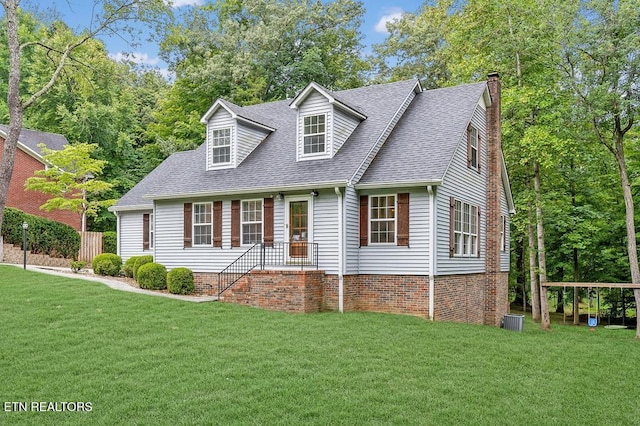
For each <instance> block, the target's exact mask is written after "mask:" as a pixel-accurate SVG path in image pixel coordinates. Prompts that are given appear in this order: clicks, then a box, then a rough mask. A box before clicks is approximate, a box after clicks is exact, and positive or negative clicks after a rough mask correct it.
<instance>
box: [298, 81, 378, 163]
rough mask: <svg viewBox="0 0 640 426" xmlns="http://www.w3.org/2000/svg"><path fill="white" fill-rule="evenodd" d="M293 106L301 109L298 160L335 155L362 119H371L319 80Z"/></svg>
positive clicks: (309, 86) (299, 96)
mask: <svg viewBox="0 0 640 426" xmlns="http://www.w3.org/2000/svg"><path fill="white" fill-rule="evenodd" d="M290 106H291V108H292V109H295V110H297V111H298V116H297V126H296V159H297V160H298V161H305V160H316V159H326V158H332V157H333V156H334V155H335V154H336V153H337V152H338V150H339V149H340V147H341V146H342V145H343V144H344V142H345V141H346V140H347V139H348V138H349V136H351V133H353V131H354V130H355V129H356V127H358V124H359V123H360V121H362V120H364V119H366V118H367V117H366V116H365V115H364V114H362V113H361V112H359V111H358V110H356V109H355V108H353V107H351V106H349V105H347V104H346V103H345V102H343V101H341V100H339V99H337V98H336V97H335V96H334V95H333V94H332V93H331V92H330V91H328V90H327V89H325V88H324V87H322V86H320V85H319V84H316V83H310V84H309V85H308V86H307V87H306V88H305V89H304V90H303V91H302V92H300V94H299V95H298V96H296V98H295V99H294V100H293V102H291V105H290Z"/></svg>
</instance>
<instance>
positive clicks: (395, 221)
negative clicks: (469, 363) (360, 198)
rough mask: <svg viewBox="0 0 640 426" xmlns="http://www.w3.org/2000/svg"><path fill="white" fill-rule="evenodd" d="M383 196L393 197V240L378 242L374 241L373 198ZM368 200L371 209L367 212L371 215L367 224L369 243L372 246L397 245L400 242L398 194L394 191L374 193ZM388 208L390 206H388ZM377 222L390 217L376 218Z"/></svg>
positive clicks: (386, 220)
mask: <svg viewBox="0 0 640 426" xmlns="http://www.w3.org/2000/svg"><path fill="white" fill-rule="evenodd" d="M381 197H385V198H388V197H393V241H386V242H383V243H381V242H377V243H374V242H373V238H372V236H373V234H372V233H373V226H372V223H373V222H374V219H373V214H371V210H372V209H371V201H372V200H373V198H381ZM368 202H369V207H368V208H369V211H368V212H367V214H368V215H369V218H368V219H369V223H368V224H367V225H368V227H369V229H368V231H369V235H367V238H368V239H369V245H370V246H395V245H397V244H398V194H397V193H393V194H372V195H368ZM386 207H387V208H388V207H389V206H386ZM375 222H389V218H386V219H375Z"/></svg>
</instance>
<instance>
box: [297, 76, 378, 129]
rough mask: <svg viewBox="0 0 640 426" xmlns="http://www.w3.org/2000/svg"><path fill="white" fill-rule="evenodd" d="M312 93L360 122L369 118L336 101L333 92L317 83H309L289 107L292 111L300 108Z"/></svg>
mask: <svg viewBox="0 0 640 426" xmlns="http://www.w3.org/2000/svg"><path fill="white" fill-rule="evenodd" d="M312 92H318V93H320V94H321V95H322V96H324V97H325V98H327V101H328V102H329V103H330V104H331V105H334V106H335V107H337V108H339V109H341V110H342V111H344V112H346V113H348V114H351V115H353V116H355V117H357V118H359V119H360V120H365V119H366V118H367V116H366V115H364V114H363V113H361V112H360V111H358V110H356V109H355V108H353V107H351V106H349V105H347V104H345V103H344V102H340V101H339V100H338V99H336V98H335V97H334V96H333V95H332V94H331V92H329V91H328V90H327V89H325V88H324V87H322V86H320V85H319V84H317V83H315V82H311V83H309V84H308V85H307V87H305V88H304V90H303V91H302V92H300V93H299V94H298V96H296V97H295V98H294V99H293V101H292V102H291V104H289V107H291V109H298V108H300V105H301V104H302V103H303V102H304V100H305V99H306V98H307V96H309V95H310V94H311V93H312Z"/></svg>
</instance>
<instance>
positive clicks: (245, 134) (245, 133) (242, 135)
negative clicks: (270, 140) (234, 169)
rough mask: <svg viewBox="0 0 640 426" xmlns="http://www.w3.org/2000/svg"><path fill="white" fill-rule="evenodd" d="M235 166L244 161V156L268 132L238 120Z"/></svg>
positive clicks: (249, 152)
mask: <svg viewBox="0 0 640 426" xmlns="http://www.w3.org/2000/svg"><path fill="white" fill-rule="evenodd" d="M236 132H237V133H236V164H235V165H236V166H239V165H240V163H242V162H243V161H244V159H245V158H247V156H248V155H249V154H251V152H252V151H253V150H254V149H256V147H257V146H258V145H259V144H260V142H262V141H263V140H264V139H265V138H266V137H267V136H269V132H267V131H266V130H263V129H258V128H257V127H253V126H249V125H247V124H245V123H244V122H238V125H237V126H236Z"/></svg>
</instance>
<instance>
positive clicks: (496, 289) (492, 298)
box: [484, 73, 509, 326]
mask: <svg viewBox="0 0 640 426" xmlns="http://www.w3.org/2000/svg"><path fill="white" fill-rule="evenodd" d="M487 86H488V89H489V95H490V96H491V106H489V107H488V108H487V205H486V211H485V217H486V235H485V236H484V241H485V256H486V257H485V268H486V285H485V295H484V323H485V324H486V325H496V326H498V325H500V321H501V320H502V318H503V316H504V314H506V313H507V312H508V286H509V282H508V273H507V272H504V273H501V272H500V222H501V220H502V219H501V216H502V215H501V212H500V198H501V195H502V191H503V188H502V138H501V131H500V121H501V119H500V76H499V75H498V73H491V74H489V75H488V77H487Z"/></svg>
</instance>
